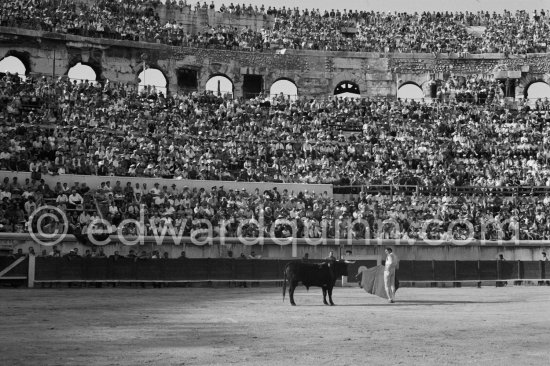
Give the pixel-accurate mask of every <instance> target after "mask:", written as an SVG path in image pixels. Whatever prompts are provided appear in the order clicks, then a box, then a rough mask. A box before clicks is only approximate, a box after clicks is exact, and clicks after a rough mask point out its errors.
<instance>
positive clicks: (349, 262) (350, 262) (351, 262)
mask: <svg viewBox="0 0 550 366" xmlns="http://www.w3.org/2000/svg"><path fill="white" fill-rule="evenodd" d="M344 262H346V263H348V264H353V263H355V261H349V260H345V261H344Z"/></svg>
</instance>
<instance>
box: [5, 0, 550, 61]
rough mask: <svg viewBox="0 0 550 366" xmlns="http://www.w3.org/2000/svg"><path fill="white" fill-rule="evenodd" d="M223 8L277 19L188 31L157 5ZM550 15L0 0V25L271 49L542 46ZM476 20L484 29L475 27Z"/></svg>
mask: <svg viewBox="0 0 550 366" xmlns="http://www.w3.org/2000/svg"><path fill="white" fill-rule="evenodd" d="M162 7H167V8H168V9H167V10H166V11H172V12H208V11H220V12H224V13H225V12H228V13H233V14H236V15H249V16H252V15H262V16H264V17H269V18H271V19H273V22H272V23H273V26H272V27H266V28H265V29H264V28H261V29H252V28H249V27H243V28H241V29H240V28H239V27H234V25H231V24H225V25H220V26H214V27H211V28H210V29H208V30H207V31H203V32H202V33H201V32H198V31H197V32H187V31H186V27H185V26H184V25H183V24H181V22H179V23H178V22H177V21H175V20H161V18H160V16H159V13H158V12H159V10H160V8H162ZM549 15H550V14H548V13H547V12H545V11H544V10H541V11H539V12H534V13H533V14H529V13H527V12H525V11H517V12H515V13H511V12H509V11H505V12H504V13H502V14H497V13H489V12H477V13H472V12H455V13H453V12H444V13H443V12H422V13H380V12H373V11H360V12H359V11H357V10H355V11H352V10H346V9H344V10H343V11H340V10H336V11H334V10H332V11H330V12H329V11H324V12H322V11H319V10H318V9H311V10H308V9H302V10H300V9H298V8H294V9H290V8H285V7H282V8H277V9H275V8H271V7H268V8H267V9H266V8H265V7H263V6H262V7H261V8H259V9H258V7H254V8H253V7H252V6H248V7H245V6H244V5H243V6H242V7H241V6H240V5H239V4H237V5H236V6H234V5H233V4H232V3H231V5H230V6H227V7H226V6H225V5H222V6H221V7H220V8H219V9H214V6H213V5H207V4H206V3H204V4H203V5H201V4H199V3H197V5H196V6H194V7H191V6H189V5H187V4H186V2H185V3H184V2H182V1H180V2H178V3H176V2H175V1H174V2H171V1H168V2H167V5H163V4H161V3H160V2H156V3H155V2H149V1H135V0H120V1H114V0H101V1H94V2H87V1H81V2H69V1H65V2H64V1H61V2H60V1H55V0H47V1H37V0H18V1H8V2H4V3H3V4H2V6H0V25H1V26H12V27H19V28H29V29H38V30H44V31H48V32H57V33H67V34H76V35H82V36H88V37H103V38H112V39H125V40H132V41H144V42H154V43H164V44H169V45H174V46H189V47H221V48H230V49H242V50H264V49H271V48H294V49H312V50H322V51H327V50H330V51H342V50H345V51H361V52H433V53H460V54H466V53H493V52H499V53H510V54H524V53H538V52H547V50H548V44H549V42H550V39H549V37H550V22H549ZM472 27H477V28H480V27H481V29H482V32H475V31H472V29H471V28H472Z"/></svg>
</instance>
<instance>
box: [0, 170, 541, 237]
mask: <svg viewBox="0 0 550 366" xmlns="http://www.w3.org/2000/svg"><path fill="white" fill-rule="evenodd" d="M499 193H500V192H499V191H498V190H497V189H488V190H483V191H480V192H473V193H469V194H463V195H451V194H448V193H444V192H443V193H441V192H436V193H434V194H422V193H421V192H415V193H413V194H412V195H409V194H405V192H400V193H399V192H398V193H396V194H393V195H382V194H380V193H379V194H375V195H371V194H367V193H366V192H364V191H362V192H361V193H360V194H359V195H357V196H353V197H352V198H350V199H349V200H338V199H334V198H332V197H330V196H328V195H327V193H326V192H323V193H316V192H308V190H304V191H301V192H292V191H291V192H289V191H288V190H286V189H285V190H282V191H279V190H278V189H277V188H273V189H271V190H265V191H263V192H261V191H260V190H259V189H256V190H254V191H251V192H248V191H247V190H246V189H242V190H232V189H225V188H224V187H223V186H220V187H213V188H212V189H204V188H196V187H194V188H189V187H187V186H183V187H182V186H181V185H180V186H179V187H178V185H176V184H173V185H172V186H171V187H168V186H167V185H165V186H162V187H161V186H160V184H159V183H155V184H154V185H153V186H152V187H148V186H147V185H146V184H139V183H136V184H135V186H132V184H130V183H129V182H128V183H126V184H124V183H122V182H120V181H117V182H116V183H115V184H114V185H111V184H110V183H109V182H103V183H101V185H100V186H99V187H92V188H90V187H88V186H87V185H86V184H85V183H75V184H74V185H73V186H71V187H68V186H67V185H66V184H63V185H62V184H57V185H56V186H55V187H53V188H50V187H48V185H47V184H45V183H44V182H43V180H41V181H35V180H34V179H27V180H26V182H24V183H19V182H18V181H17V179H16V178H14V179H12V180H10V179H9V178H6V179H5V181H4V182H3V183H2V184H1V185H0V196H1V197H2V198H1V206H0V229H1V230H2V231H3V232H11V231H15V232H21V233H23V232H28V231H30V230H32V231H33V232H37V231H38V226H37V225H40V229H41V231H42V232H43V233H45V234H51V233H55V232H58V233H60V232H63V231H64V229H65V225H68V227H67V230H68V232H69V233H72V234H76V235H80V236H81V237H83V236H85V235H86V234H87V233H88V232H89V231H90V232H91V233H94V234H100V233H101V234H105V233H116V232H117V229H118V228H119V227H120V228H121V232H122V234H123V235H125V236H130V237H131V236H135V235H138V234H140V233H142V234H144V235H146V236H151V235H155V234H156V235H160V233H161V232H162V231H163V230H164V227H166V228H167V229H168V230H171V229H172V230H174V231H173V233H174V234H173V235H175V236H178V235H182V236H183V237H188V236H196V237H197V240H202V239H203V238H201V236H204V235H212V236H213V237H218V236H221V235H223V236H225V237H237V236H240V237H246V238H253V237H257V236H258V235H259V233H260V231H259V230H263V231H264V235H265V237H273V236H275V237H278V238H284V237H291V236H293V237H310V238H319V237H326V238H334V237H340V238H348V229H349V230H351V235H352V238H353V239H363V238H375V239H376V238H382V239H432V240H447V241H448V240H451V239H467V238H470V237H473V238H476V239H487V240H497V239H511V238H515V237H517V238H519V239H521V240H549V239H550V196H549V195H548V194H546V195H545V196H544V197H535V196H532V195H512V196H503V195H501V194H499ZM43 205H50V206H56V207H57V208H59V209H60V210H62V211H63V212H64V213H65V215H66V216H67V220H68V222H65V223H63V221H62V220H56V219H54V218H53V216H52V217H45V218H44V219H42V221H41V222H39V221H38V216H36V215H35V216H34V219H32V220H31V221H29V220H30V218H31V217H33V212H34V210H35V209H36V207H42V206H43ZM50 210H51V211H48V212H51V213H52V214H53V215H57V216H58V217H60V216H59V213H56V211H55V210H53V209H50ZM46 211H47V210H43V211H42V212H43V213H45V212H46ZM141 217H143V223H144V225H145V227H144V228H143V229H140V227H139V225H136V224H135V223H127V222H125V223H122V221H123V220H125V219H134V220H138V221H139V220H141ZM99 219H103V220H105V221H103V223H100V222H99V221H98V220H99ZM250 219H255V220H259V221H263V223H264V228H263V229H262V228H260V227H259V226H258V225H256V224H252V223H250V222H247V221H245V220H250ZM283 219H284V220H291V221H293V222H295V223H296V228H295V229H293V228H292V226H290V225H289V224H288V223H286V222H284V221H281V220H283ZM195 220H207V221H208V222H210V223H211V226H212V229H211V230H212V231H211V232H208V231H203V232H198V231H196V230H200V229H207V228H208V225H206V223H205V222H201V221H195ZM355 220H363V221H361V222H359V221H355ZM437 220H440V221H437ZM354 221H355V222H354ZM495 221H497V222H500V223H502V225H501V226H500V228H499V226H498V225H496V224H495V223H494V222H495ZM105 222H108V225H107V226H106V225H104V224H105ZM453 222H455V224H453ZM468 223H470V224H471V227H470V226H469V225H470V224H468ZM348 225H351V227H349V226H348ZM450 225H454V226H453V227H452V228H451V227H450ZM141 230H143V231H141ZM323 231H324V233H323ZM166 235H168V236H170V235H171V234H170V231H167V234H166Z"/></svg>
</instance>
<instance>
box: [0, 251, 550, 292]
mask: <svg viewBox="0 0 550 366" xmlns="http://www.w3.org/2000/svg"><path fill="white" fill-rule="evenodd" d="M288 262H290V260H287V259H260V260H244V259H209V258H200V259H144V260H134V259H129V258H120V259H118V260H114V259H107V258H73V259H69V258H67V257H64V258H51V257H38V258H35V257H31V258H30V260H29V259H26V258H20V259H18V260H15V259H13V258H2V257H0V280H22V279H26V278H27V277H28V280H29V286H31V287H32V285H33V283H34V282H39V283H41V282H206V281H218V282H221V281H257V282H269V281H270V282H276V281H282V279H283V269H284V266H285V265H286V264H287V263H288ZM375 264H376V261H357V262H356V263H354V264H350V265H349V267H348V273H349V276H348V282H355V281H356V278H355V275H356V274H357V270H358V267H359V266H362V265H365V266H367V267H372V266H373V265H375ZM397 275H398V278H399V280H400V281H401V282H478V281H479V282H482V281H506V280H533V281H539V280H547V277H549V275H550V265H549V264H547V262H542V261H507V262H505V261H406V260H403V261H400V263H399V269H398V273H397Z"/></svg>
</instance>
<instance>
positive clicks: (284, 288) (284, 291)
mask: <svg viewBox="0 0 550 366" xmlns="http://www.w3.org/2000/svg"><path fill="white" fill-rule="evenodd" d="M285 295H286V267H285V269H284V271H283V302H285Z"/></svg>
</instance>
